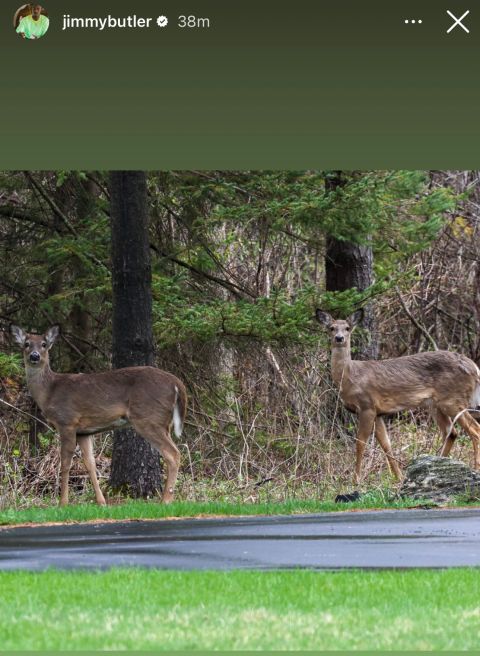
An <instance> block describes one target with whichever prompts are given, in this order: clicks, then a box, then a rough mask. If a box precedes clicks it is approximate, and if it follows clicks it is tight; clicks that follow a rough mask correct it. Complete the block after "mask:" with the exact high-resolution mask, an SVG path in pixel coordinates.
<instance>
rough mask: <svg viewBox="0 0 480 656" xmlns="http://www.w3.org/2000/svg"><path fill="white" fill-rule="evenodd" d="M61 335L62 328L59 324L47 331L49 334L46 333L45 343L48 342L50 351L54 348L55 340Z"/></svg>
mask: <svg viewBox="0 0 480 656" xmlns="http://www.w3.org/2000/svg"><path fill="white" fill-rule="evenodd" d="M59 335H60V326H59V324H58V323H56V324H55V325H54V326H52V327H51V328H49V329H48V330H47V332H46V333H45V341H46V342H47V346H48V348H49V349H51V348H52V346H53V345H54V343H55V340H56V339H57V337H58V336H59Z"/></svg>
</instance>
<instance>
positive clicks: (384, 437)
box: [375, 417, 402, 481]
mask: <svg viewBox="0 0 480 656" xmlns="http://www.w3.org/2000/svg"><path fill="white" fill-rule="evenodd" d="M375 437H376V438H377V440H378V443H379V444H380V446H381V447H382V449H383V450H384V452H385V455H386V456H387V461H388V466H389V467H390V471H391V472H392V474H393V475H394V476H395V478H396V479H397V481H399V480H401V478H402V470H401V469H400V467H399V465H398V462H397V460H396V458H395V457H394V455H393V453H392V445H391V443H390V439H389V437H388V433H387V427H386V426H385V422H384V421H383V419H382V417H377V418H376V420H375Z"/></svg>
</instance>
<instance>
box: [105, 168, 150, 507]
mask: <svg viewBox="0 0 480 656" xmlns="http://www.w3.org/2000/svg"><path fill="white" fill-rule="evenodd" d="M110 193H111V219H112V286H113V367H114V369H118V368H120V367H130V366H138V365H153V364H154V349H153V333H152V291H151V278H152V272H151V265H150V247H149V238H148V211H147V181H146V175H145V173H144V172H140V171H138V172H137V171H118V172H112V173H111V174H110ZM110 486H111V487H112V489H113V490H117V491H118V490H121V491H123V492H127V493H128V494H129V495H131V496H133V497H148V496H153V495H155V494H158V492H159V491H160V490H161V470H160V461H159V455H158V452H157V451H156V450H155V449H153V448H152V447H151V446H150V445H149V444H148V442H146V441H145V440H144V439H143V438H141V437H140V436H138V435H137V434H136V433H135V431H134V430H133V429H124V430H117V431H115V433H114V442H113V454H112V470H111V475H110Z"/></svg>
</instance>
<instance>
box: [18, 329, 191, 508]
mask: <svg viewBox="0 0 480 656" xmlns="http://www.w3.org/2000/svg"><path fill="white" fill-rule="evenodd" d="M10 331H11V333H12V335H13V336H14V338H15V339H16V341H17V342H18V343H19V344H20V346H21V347H22V350H23V355H24V361H25V369H26V374H27V384H28V389H29V391H30V393H31V395H32V396H33V398H34V399H35V401H36V402H37V404H38V406H39V407H40V409H41V411H42V412H43V414H44V416H45V417H46V419H47V421H49V422H50V423H51V424H53V425H54V426H55V428H56V429H57V431H58V433H59V435H60V444H61V496H60V503H61V504H62V505H63V504H66V503H68V478H69V472H70V467H71V464H72V457H73V453H74V451H75V446H76V444H77V442H78V444H79V445H80V448H81V450H82V453H83V457H84V460H85V466H86V468H87V471H88V473H89V475H90V479H91V481H92V484H93V487H94V489H95V497H96V499H97V503H99V504H102V505H103V504H105V498H104V496H103V494H102V491H101V490H100V486H99V484H98V480H97V474H96V470H95V459H94V457H93V451H92V444H91V439H90V435H93V434H94V433H100V432H102V431H106V430H109V429H113V428H120V427H126V426H132V427H133V428H134V429H135V430H136V431H137V432H138V433H139V434H140V435H141V436H142V437H144V438H145V439H146V440H148V441H149V442H150V444H151V445H152V446H154V447H155V448H156V449H157V450H158V451H159V452H160V453H161V455H162V457H163V459H164V461H165V464H166V468H167V480H166V484H165V489H164V493H163V501H164V502H166V503H168V502H170V501H172V499H173V494H174V488H175V482H176V479H177V474H178V467H179V464H180V453H179V451H178V449H177V447H176V446H175V444H174V443H173V441H172V438H171V437H170V427H171V425H172V423H173V426H174V430H175V434H176V435H177V436H179V435H180V434H181V432H182V427H183V421H184V418H185V412H186V403H187V395H186V391H185V387H184V385H183V383H182V382H181V381H180V380H179V379H178V378H176V377H175V376H173V375H172V374H169V373H167V372H166V371H161V370H160V369H156V368H155V367H127V368H125V369H115V370H113V371H106V372H103V373H96V374H57V373H55V372H53V371H52V370H51V368H50V363H49V350H50V349H51V347H52V346H53V344H54V342H55V340H56V339H57V337H58V335H59V332H60V329H59V326H53V327H52V328H50V329H49V330H48V331H47V332H46V333H45V335H36V334H27V333H25V332H24V331H23V330H22V329H21V328H19V327H18V326H11V327H10Z"/></svg>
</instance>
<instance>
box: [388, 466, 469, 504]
mask: <svg viewBox="0 0 480 656" xmlns="http://www.w3.org/2000/svg"><path fill="white" fill-rule="evenodd" d="M459 495H464V496H467V497H468V498H469V499H471V500H474V499H478V500H480V472H477V471H474V470H473V469H470V467H468V466H467V465H466V464H465V463H464V462H460V461H459V460H452V459H450V458H441V457H440V456H430V455H421V456H418V458H415V460H413V461H412V462H411V463H410V464H409V465H408V467H407V469H406V470H405V478H404V481H403V484H402V487H401V490H400V496H402V497H411V498H413V499H426V500H430V501H435V502H440V503H443V502H445V501H450V500H451V499H452V498H453V497H456V496H459Z"/></svg>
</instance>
